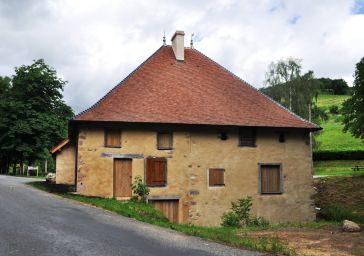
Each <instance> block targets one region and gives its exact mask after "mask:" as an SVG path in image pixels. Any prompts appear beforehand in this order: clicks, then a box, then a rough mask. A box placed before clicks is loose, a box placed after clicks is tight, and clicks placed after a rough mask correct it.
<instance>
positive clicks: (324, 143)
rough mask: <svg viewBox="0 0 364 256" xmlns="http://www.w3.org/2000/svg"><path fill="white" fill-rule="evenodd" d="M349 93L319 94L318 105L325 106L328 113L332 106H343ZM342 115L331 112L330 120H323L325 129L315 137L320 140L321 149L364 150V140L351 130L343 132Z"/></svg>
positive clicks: (340, 150)
mask: <svg viewBox="0 0 364 256" xmlns="http://www.w3.org/2000/svg"><path fill="white" fill-rule="evenodd" d="M348 97H349V96H348V95H325V94H324V95H319V97H318V101H317V105H318V106H319V107H323V108H324V109H325V110H326V111H327V113H328V112H329V107H330V106H334V105H336V106H338V107H339V108H341V106H342V103H343V102H344V101H345V100H346V99H347V98H348ZM341 119H342V117H341V115H340V114H337V115H332V114H329V120H327V121H325V122H323V123H322V124H321V127H322V128H323V130H322V131H321V132H320V133H319V134H318V135H317V136H316V137H315V138H316V141H317V142H318V148H317V149H315V151H316V152H319V151H330V152H347V151H358V150H364V142H363V141H362V140H360V139H357V138H355V137H353V136H352V135H351V134H350V133H349V132H347V133H344V132H343V127H344V126H343V124H342V123H341Z"/></svg>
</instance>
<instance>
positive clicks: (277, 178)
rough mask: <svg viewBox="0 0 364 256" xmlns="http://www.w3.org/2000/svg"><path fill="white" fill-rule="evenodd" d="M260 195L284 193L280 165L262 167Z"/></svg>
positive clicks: (264, 165)
mask: <svg viewBox="0 0 364 256" xmlns="http://www.w3.org/2000/svg"><path fill="white" fill-rule="evenodd" d="M260 193H261V194H281V193H282V172H281V165H280V164H263V165H260Z"/></svg>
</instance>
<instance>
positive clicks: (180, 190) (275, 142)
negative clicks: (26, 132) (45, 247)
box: [52, 31, 320, 226]
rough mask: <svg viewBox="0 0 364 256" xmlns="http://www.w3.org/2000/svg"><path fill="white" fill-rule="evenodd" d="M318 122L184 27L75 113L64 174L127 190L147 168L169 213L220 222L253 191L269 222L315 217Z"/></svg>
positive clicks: (105, 193)
mask: <svg viewBox="0 0 364 256" xmlns="http://www.w3.org/2000/svg"><path fill="white" fill-rule="evenodd" d="M319 129H320V127H318V126H317V125H315V124H313V123H311V122H309V121H307V120H304V119H302V118H300V117H298V116H297V115H295V114H293V113H292V112H290V111H289V110H287V109H286V108H284V107H282V106H281V105H279V104H278V103H276V102H274V101H273V100H272V99H270V98H268V97H267V96H265V95H263V94H262V93H261V92H259V91H258V90H256V89H255V88H254V87H252V86H251V85H249V84H248V83H247V82H245V81H243V80H241V79H240V78H239V77H237V76H235V75H234V74H232V73H231V72H229V71H228V70H226V69H225V68H223V67H222V66H220V65H219V64H217V63H216V62H214V61H213V60H211V59H209V58H208V57H206V56H205V55H203V54H202V53H200V52H199V51H197V50H196V49H194V48H187V47H184V33H183V32H182V31H177V32H176V33H175V34H174V36H173V37H172V45H171V46H169V45H163V46H161V47H160V48H159V49H158V50H157V51H156V52H155V53H154V54H152V56H150V57H149V58H148V59H147V60H146V61H145V62H143V63H142V64H141V65H140V66H139V67H138V68H137V69H135V70H134V71H133V72H132V73H131V74H130V75H129V76H127V77H126V78H125V79H124V80H123V81H121V82H120V83H119V84H118V85H117V86H116V87H114V88H113V89H112V90H111V91H110V92H108V93H107V94H106V95H105V96H104V97H103V98H101V99H100V100H99V101H98V102H97V103H95V104H94V105H93V106H92V107H90V108H89V109H87V110H85V111H83V112H81V113H80V114H78V115H77V116H75V117H74V118H73V119H72V120H70V122H69V139H68V140H66V141H64V142H62V143H61V144H59V145H57V146H56V147H55V148H53V150H52V152H53V153H54V154H56V156H57V165H56V168H57V171H56V174H57V176H56V177H57V183H64V184H74V185H75V187H76V191H77V192H78V193H79V194H82V195H87V196H100V197H110V198H111V197H115V198H117V199H121V200H122V199H129V198H130V197H131V196H132V190H131V187H130V184H131V183H132V181H133V179H134V177H135V176H137V175H140V176H141V177H142V178H143V179H144V182H145V183H146V184H147V185H148V186H149V187H150V189H151V193H150V196H149V202H150V203H152V204H154V205H155V206H156V207H157V208H159V209H160V210H161V211H162V212H163V213H164V214H165V215H166V216H167V217H168V218H169V219H170V220H171V221H174V222H179V223H192V224H195V225H206V226H213V225H215V226H216V225H219V224H220V221H221V219H220V218H221V216H222V214H223V213H224V212H225V211H227V210H228V209H229V208H230V202H231V201H234V200H236V199H238V198H241V197H245V196H252V198H253V209H252V213H253V214H254V215H256V216H260V217H264V218H265V219H267V220H268V221H270V222H273V223H277V222H304V221H310V220H313V219H314V218H315V213H314V207H313V204H312V200H311V195H312V193H313V188H312V152H311V145H310V132H313V131H316V130H319Z"/></svg>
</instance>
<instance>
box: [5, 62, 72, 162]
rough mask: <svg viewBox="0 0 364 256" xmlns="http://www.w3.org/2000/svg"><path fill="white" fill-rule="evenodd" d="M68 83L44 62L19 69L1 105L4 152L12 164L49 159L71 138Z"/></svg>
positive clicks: (16, 69) (16, 70)
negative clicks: (66, 96) (54, 149)
mask: <svg viewBox="0 0 364 256" xmlns="http://www.w3.org/2000/svg"><path fill="white" fill-rule="evenodd" d="M65 84H66V82H65V81H63V80H62V79H61V78H59V77H57V73H56V71H55V70H54V69H53V68H51V67H49V66H48V65H46V64H45V63H44V61H43V60H42V59H40V60H36V61H34V63H33V64H31V65H29V66H25V65H23V66H20V67H19V68H15V75H14V76H13V77H12V80H11V86H10V88H9V90H8V91H7V93H6V98H5V99H4V100H2V101H1V102H2V104H1V105H0V113H1V125H0V131H1V134H2V135H1V136H0V150H1V152H3V154H4V155H6V157H7V161H8V162H9V161H10V162H12V163H20V164H21V165H22V163H24V161H27V162H29V163H32V162H34V161H35V160H41V159H46V158H48V157H49V156H50V154H49V149H50V148H51V147H52V146H53V145H55V144H56V143H58V142H59V141H60V140H61V139H63V138H66V137H67V122H68V120H69V119H70V118H71V117H72V116H73V111H72V109H71V108H70V107H69V106H67V105H66V104H65V102H64V101H63V99H62V98H63V96H62V91H63V88H64V85H65Z"/></svg>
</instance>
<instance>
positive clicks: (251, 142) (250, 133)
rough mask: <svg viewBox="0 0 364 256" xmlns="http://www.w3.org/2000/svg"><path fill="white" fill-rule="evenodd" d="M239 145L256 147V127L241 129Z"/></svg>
mask: <svg viewBox="0 0 364 256" xmlns="http://www.w3.org/2000/svg"><path fill="white" fill-rule="evenodd" d="M239 146H242V147H255V129H254V128H249V127H248V128H241V129H240V130H239Z"/></svg>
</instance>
